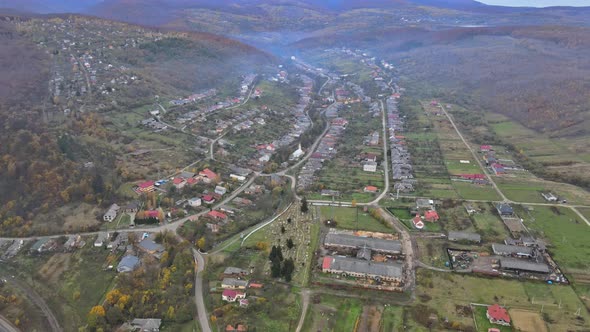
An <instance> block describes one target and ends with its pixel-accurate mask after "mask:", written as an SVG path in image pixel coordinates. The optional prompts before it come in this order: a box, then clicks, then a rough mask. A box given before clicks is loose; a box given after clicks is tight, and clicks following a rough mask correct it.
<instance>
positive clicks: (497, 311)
mask: <svg viewBox="0 0 590 332" xmlns="http://www.w3.org/2000/svg"><path fill="white" fill-rule="evenodd" d="M488 316H489V317H490V318H492V319H494V320H502V321H505V322H506V323H510V316H509V315H508V311H506V308H504V307H501V306H500V305H498V304H494V305H491V306H489V307H488Z"/></svg>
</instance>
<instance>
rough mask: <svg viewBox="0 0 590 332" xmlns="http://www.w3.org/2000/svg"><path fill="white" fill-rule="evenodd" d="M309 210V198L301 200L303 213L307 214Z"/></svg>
mask: <svg viewBox="0 0 590 332" xmlns="http://www.w3.org/2000/svg"><path fill="white" fill-rule="evenodd" d="M307 211H309V208H308V207H307V198H305V197H303V198H302V199H301V213H307Z"/></svg>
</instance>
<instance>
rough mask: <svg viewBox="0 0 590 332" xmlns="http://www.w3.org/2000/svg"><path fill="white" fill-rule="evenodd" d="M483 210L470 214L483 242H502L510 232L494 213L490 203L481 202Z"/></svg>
mask: <svg viewBox="0 0 590 332" xmlns="http://www.w3.org/2000/svg"><path fill="white" fill-rule="evenodd" d="M481 206H482V207H484V209H485V210H482V212H481V213H476V214H474V215H473V216H472V219H473V222H474V225H475V228H476V229H477V231H478V233H479V234H480V235H481V236H482V240H483V242H498V241H499V242H502V241H504V239H506V238H507V237H509V236H510V233H509V232H508V230H507V229H506V226H505V225H504V223H503V222H502V220H501V219H500V217H498V216H497V215H495V214H494V213H492V212H491V211H492V209H494V207H493V206H492V205H491V204H485V203H482V204H481Z"/></svg>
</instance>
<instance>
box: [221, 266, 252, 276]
mask: <svg viewBox="0 0 590 332" xmlns="http://www.w3.org/2000/svg"><path fill="white" fill-rule="evenodd" d="M223 274H224V275H226V276H240V277H243V276H247V275H249V274H250V271H248V270H244V269H240V268H239V267H233V266H228V267H226V268H225V270H224V271H223Z"/></svg>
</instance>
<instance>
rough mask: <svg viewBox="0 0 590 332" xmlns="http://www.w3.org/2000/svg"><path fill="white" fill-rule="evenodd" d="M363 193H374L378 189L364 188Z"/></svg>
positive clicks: (372, 187)
mask: <svg viewBox="0 0 590 332" xmlns="http://www.w3.org/2000/svg"><path fill="white" fill-rule="evenodd" d="M364 191H365V192H366V193H376V192H378V191H379V188H377V187H375V186H366V187H365V190H364Z"/></svg>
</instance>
